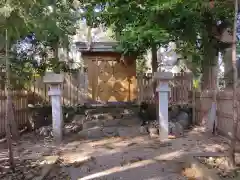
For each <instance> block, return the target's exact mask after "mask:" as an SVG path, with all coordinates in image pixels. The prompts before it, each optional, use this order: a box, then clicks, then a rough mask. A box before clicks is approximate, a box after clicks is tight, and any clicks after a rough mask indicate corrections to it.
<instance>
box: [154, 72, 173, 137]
mask: <svg viewBox="0 0 240 180" xmlns="http://www.w3.org/2000/svg"><path fill="white" fill-rule="evenodd" d="M172 78H173V74H172V73H171V72H156V73H154V79H155V80H160V82H159V84H158V85H157V88H156V91H157V92H158V100H159V109H158V117H159V135H160V139H161V140H167V139H168V97H169V96H168V94H169V92H170V88H169V85H168V83H169V80H170V79H172Z"/></svg>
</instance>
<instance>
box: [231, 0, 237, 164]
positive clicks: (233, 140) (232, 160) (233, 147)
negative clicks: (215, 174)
mask: <svg viewBox="0 0 240 180" xmlns="http://www.w3.org/2000/svg"><path fill="white" fill-rule="evenodd" d="M237 14H238V0H235V17H234V25H233V38H232V67H233V129H232V137H231V146H230V166H231V167H232V168H234V167H235V165H236V162H235V151H236V135H237V129H238V120H237V96H236V95H237V94H236V93H237V92H236V91H237V77H238V72H237V67H236V60H237V56H236V48H237V47H236V46H237V44H236V41H237V37H236V36H237Z"/></svg>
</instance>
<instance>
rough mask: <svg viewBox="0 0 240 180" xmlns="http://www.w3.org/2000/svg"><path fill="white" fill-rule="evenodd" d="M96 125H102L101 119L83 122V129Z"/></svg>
mask: <svg viewBox="0 0 240 180" xmlns="http://www.w3.org/2000/svg"><path fill="white" fill-rule="evenodd" d="M96 126H102V122H101V121H99V120H91V121H87V122H85V123H83V129H89V128H93V127H96Z"/></svg>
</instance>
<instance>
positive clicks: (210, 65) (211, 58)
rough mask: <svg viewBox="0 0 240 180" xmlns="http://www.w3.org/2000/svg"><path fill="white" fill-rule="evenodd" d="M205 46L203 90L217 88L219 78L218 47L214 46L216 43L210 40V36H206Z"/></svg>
mask: <svg viewBox="0 0 240 180" xmlns="http://www.w3.org/2000/svg"><path fill="white" fill-rule="evenodd" d="M203 46H204V57H203V64H202V68H203V69H202V70H203V72H202V73H203V75H202V79H201V90H202V91H204V90H207V89H213V88H214V89H216V87H215V86H216V80H217V67H218V66H217V63H218V61H217V59H218V53H217V50H216V48H214V43H213V42H209V37H206V42H205V43H203Z"/></svg>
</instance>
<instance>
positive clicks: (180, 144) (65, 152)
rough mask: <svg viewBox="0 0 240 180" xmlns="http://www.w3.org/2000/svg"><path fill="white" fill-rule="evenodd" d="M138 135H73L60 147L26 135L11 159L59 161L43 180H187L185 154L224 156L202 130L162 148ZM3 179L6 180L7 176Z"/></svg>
mask: <svg viewBox="0 0 240 180" xmlns="http://www.w3.org/2000/svg"><path fill="white" fill-rule="evenodd" d="M138 129H140V128H139V126H132V127H121V128H119V131H120V132H121V133H120V137H111V138H102V139H100V140H83V139H80V138H79V137H78V136H77V135H76V136H72V137H68V138H67V139H65V140H64V142H63V143H62V144H61V145H59V146H56V145H54V143H53V142H52V139H41V138H39V139H38V138H37V137H36V136H35V135H34V134H30V133H29V134H25V135H23V136H22V137H21V140H20V142H19V143H18V145H16V146H15V147H14V154H15V158H16V159H18V161H22V162H24V159H31V161H32V162H34V161H37V159H39V158H41V157H43V156H48V155H58V156H59V162H58V163H57V166H55V167H54V168H53V170H52V171H51V172H50V174H49V177H48V179H72V180H77V179H78V180H103V179H105V180H118V179H123V180H178V179H179V180H181V179H186V178H185V177H183V176H182V175H181V172H182V169H183V164H184V156H186V155H187V154H189V153H191V152H194V153H195V152H204V151H214V152H219V151H221V152H224V151H226V150H227V146H226V143H225V141H224V139H222V138H221V137H209V136H207V135H206V134H204V133H203V132H202V130H201V128H195V129H194V130H192V131H190V132H188V133H186V134H185V137H182V138H177V139H173V140H169V141H167V142H160V141H159V139H158V138H150V137H149V136H147V135H141V134H140V133H139V130H138ZM0 148H1V150H0V152H1V153H0V159H1V158H6V154H7V150H6V147H5V145H4V144H2V145H1V147H0ZM32 162H31V163H32ZM19 167H21V166H19ZM57 172H61V173H57ZM30 176H31V175H29V176H28V177H30ZM5 177H6V179H11V178H10V176H9V175H7V174H6V175H5ZM12 179H13V178H12ZM25 179H27V178H25ZM25 179H24V178H23V180H25Z"/></svg>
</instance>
